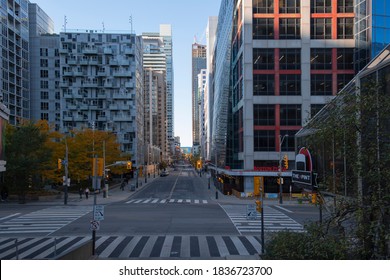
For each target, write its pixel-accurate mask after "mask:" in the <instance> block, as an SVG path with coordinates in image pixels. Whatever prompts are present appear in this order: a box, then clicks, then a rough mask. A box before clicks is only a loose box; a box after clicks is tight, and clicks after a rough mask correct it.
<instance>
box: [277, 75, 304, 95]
mask: <svg viewBox="0 0 390 280" xmlns="http://www.w3.org/2000/svg"><path fill="white" fill-rule="evenodd" d="M280 95H301V75H283V74H282V75H280Z"/></svg>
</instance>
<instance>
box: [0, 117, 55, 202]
mask: <svg viewBox="0 0 390 280" xmlns="http://www.w3.org/2000/svg"><path fill="white" fill-rule="evenodd" d="M47 137H48V135H47V133H45V132H43V131H41V130H40V128H39V127H38V126H37V125H34V124H33V123H32V122H26V123H23V124H22V125H20V126H19V127H13V126H10V125H8V126H7V129H6V137H5V151H6V158H7V170H6V172H5V180H6V184H7V185H8V186H10V187H11V190H10V191H11V192H16V193H18V194H19V195H20V196H21V197H24V195H25V193H26V192H27V190H28V189H29V188H33V187H36V186H33V185H32V179H33V178H34V177H36V176H40V175H41V172H42V171H43V170H44V169H45V168H46V167H47V163H48V161H49V159H50V158H51V149H50V148H48V147H46V146H45V143H46V140H47Z"/></svg>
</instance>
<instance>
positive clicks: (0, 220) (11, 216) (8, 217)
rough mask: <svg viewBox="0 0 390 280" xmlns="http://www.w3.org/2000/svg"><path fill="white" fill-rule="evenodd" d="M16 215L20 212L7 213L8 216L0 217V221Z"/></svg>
mask: <svg viewBox="0 0 390 280" xmlns="http://www.w3.org/2000/svg"><path fill="white" fill-rule="evenodd" d="M17 215H20V213H15V214H12V215H8V216H6V217H3V218H0V221H1V220H5V219H9V218H12V217H14V216H17Z"/></svg>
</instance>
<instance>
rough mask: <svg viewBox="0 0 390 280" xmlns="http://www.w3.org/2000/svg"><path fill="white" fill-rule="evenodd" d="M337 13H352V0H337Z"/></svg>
mask: <svg viewBox="0 0 390 280" xmlns="http://www.w3.org/2000/svg"><path fill="white" fill-rule="evenodd" d="M337 12H338V13H353V0H337Z"/></svg>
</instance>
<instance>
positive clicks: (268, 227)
mask: <svg viewBox="0 0 390 280" xmlns="http://www.w3.org/2000/svg"><path fill="white" fill-rule="evenodd" d="M220 206H221V207H222V209H223V210H224V211H225V212H226V214H227V215H228V216H229V218H230V220H231V221H232V223H233V224H234V226H235V227H236V228H237V230H238V231H239V232H240V233H241V234H246V233H252V234H253V233H260V232H261V220H260V213H258V216H257V218H256V219H255V220H249V219H247V214H246V205H220ZM282 230H290V231H295V232H303V231H305V230H304V228H303V226H302V225H301V224H299V223H298V222H296V221H295V220H293V219H292V218H290V217H289V216H287V215H285V214H284V213H282V212H280V211H278V210H276V209H273V208H271V207H268V206H265V207H264V231H268V232H271V231H282Z"/></svg>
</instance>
